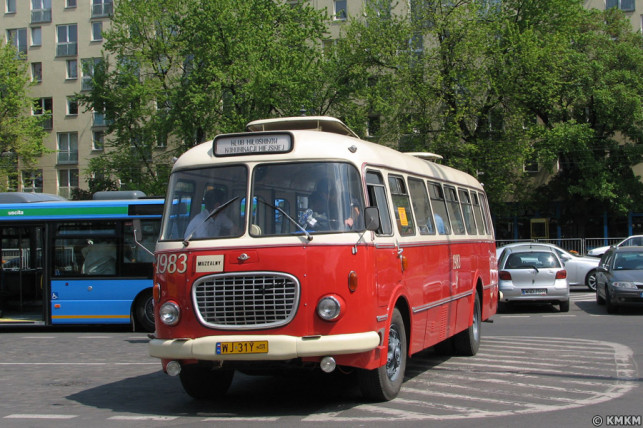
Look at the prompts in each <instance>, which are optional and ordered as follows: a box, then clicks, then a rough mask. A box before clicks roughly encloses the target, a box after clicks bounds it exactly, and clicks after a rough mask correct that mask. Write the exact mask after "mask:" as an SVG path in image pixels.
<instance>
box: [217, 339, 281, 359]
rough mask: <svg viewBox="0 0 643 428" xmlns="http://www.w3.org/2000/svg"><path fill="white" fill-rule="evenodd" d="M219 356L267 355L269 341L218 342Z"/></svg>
mask: <svg viewBox="0 0 643 428" xmlns="http://www.w3.org/2000/svg"><path fill="white" fill-rule="evenodd" d="M216 352H217V355H230V354H267V353H268V341H267V340H258V341H247V342H217V349H216Z"/></svg>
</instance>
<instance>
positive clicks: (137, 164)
mask: <svg viewBox="0 0 643 428" xmlns="http://www.w3.org/2000/svg"><path fill="white" fill-rule="evenodd" d="M324 19H325V16H324V14H322V13H321V12H319V11H316V10H314V9H313V8H311V7H309V6H306V5H305V4H304V2H301V3H297V4H291V3H286V2H275V1H272V0H244V1H238V2H230V1H227V0H159V1H155V2H149V1H145V0H131V1H128V2H121V3H119V5H118V7H117V8H116V9H115V15H114V19H113V22H112V28H111V30H110V31H107V32H106V34H105V38H106V42H105V52H106V55H105V58H104V60H103V61H102V62H100V63H99V64H97V65H96V66H95V67H94V78H93V84H94V88H93V91H92V92H91V94H90V95H88V96H86V97H83V99H82V102H83V103H85V105H87V106H88V107H89V108H92V109H94V110H95V111H103V112H105V114H106V118H107V119H108V121H109V122H110V127H109V136H108V137H107V139H106V144H105V145H106V151H105V154H104V155H103V156H102V158H103V159H102V160H101V161H100V162H94V163H93V164H92V165H91V166H90V169H95V171H93V172H94V173H96V172H99V173H100V174H99V175H100V176H101V182H100V183H103V184H104V183H106V182H105V177H111V181H110V180H107V182H108V183H109V182H113V181H115V179H116V178H118V179H120V181H121V183H122V184H123V185H124V186H128V187H137V188H139V189H141V190H144V191H147V192H151V193H157V194H158V193H164V189H165V186H166V183H167V171H168V170H169V169H168V167H167V166H168V165H170V164H171V158H172V157H175V156H179V155H180V154H181V153H183V152H184V151H185V150H187V149H188V148H190V147H192V146H193V145H194V144H197V143H200V142H203V141H205V139H207V138H212V137H213V136H214V135H216V134H217V133H221V132H233V131H234V132H238V131H240V130H242V129H243V126H244V125H245V123H247V122H248V121H250V120H253V119H257V118H263V117H269V116H281V115H296V114H298V113H299V111H300V109H301V108H302V106H306V105H310V101H311V100H313V99H314V98H315V88H316V85H317V81H316V78H318V77H319V76H320V74H321V73H320V72H319V71H318V68H319V67H320V59H321V40H322V39H323V37H324V31H325V26H324ZM165 146H167V147H169V149H163V150H161V149H159V147H165ZM159 166H160V167H161V168H160V169H159ZM94 175H96V174H94ZM100 183H99V182H98V181H96V182H94V183H93V184H92V183H90V186H94V187H99V186H100V185H101V184H100Z"/></svg>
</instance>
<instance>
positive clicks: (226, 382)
mask: <svg viewBox="0 0 643 428" xmlns="http://www.w3.org/2000/svg"><path fill="white" fill-rule="evenodd" d="M179 377H180V379H181V385H183V389H184V390H185V392H187V393H188V395H189V396H190V397H192V398H196V399H198V400H199V399H206V398H217V397H221V396H223V395H224V394H225V393H226V392H228V388H230V384H231V383H232V378H233V377H234V370H230V369H212V368H211V367H204V366H200V365H198V364H190V365H186V366H183V368H182V369H181V373H179Z"/></svg>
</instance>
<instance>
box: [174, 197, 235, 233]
mask: <svg viewBox="0 0 643 428" xmlns="http://www.w3.org/2000/svg"><path fill="white" fill-rule="evenodd" d="M224 199H225V194H224V192H223V191H222V190H219V189H213V190H208V191H207V192H206V193H205V196H204V198H203V202H204V204H205V210H203V211H201V212H200V213H199V214H197V215H195V216H194V218H192V220H191V221H190V223H189V224H188V227H187V229H185V235H184V238H185V239H187V238H188V237H189V236H190V235H192V238H193V239H194V238H196V239H198V238H215V237H218V236H228V235H230V234H231V233H232V232H233V229H234V223H233V222H232V220H230V219H229V218H228V216H226V214H225V213H223V212H219V213H218V214H217V215H215V216H214V217H212V218H209V219H207V221H206V218H208V216H209V215H210V214H211V213H212V211H213V210H215V209H217V208H218V207H219V206H221V204H223V203H224V202H225V201H224ZM204 223H205V224H204ZM192 232H194V234H192Z"/></svg>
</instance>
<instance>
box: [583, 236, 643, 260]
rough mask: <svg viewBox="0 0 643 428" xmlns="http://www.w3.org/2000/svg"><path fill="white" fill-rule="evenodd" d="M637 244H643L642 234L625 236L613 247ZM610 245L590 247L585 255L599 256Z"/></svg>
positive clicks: (634, 245)
mask: <svg viewBox="0 0 643 428" xmlns="http://www.w3.org/2000/svg"><path fill="white" fill-rule="evenodd" d="M638 246H643V235H632V236H630V237H629V238H625V239H623V240H622V241H621V242H619V243H618V244H616V245H614V247H638ZM610 247H612V245H607V246H605V247H597V248H592V249H591V250H589V251H588V252H587V255H588V256H592V257H601V256H602V255H603V254H605V252H606V251H607V250H609V249H610Z"/></svg>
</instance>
